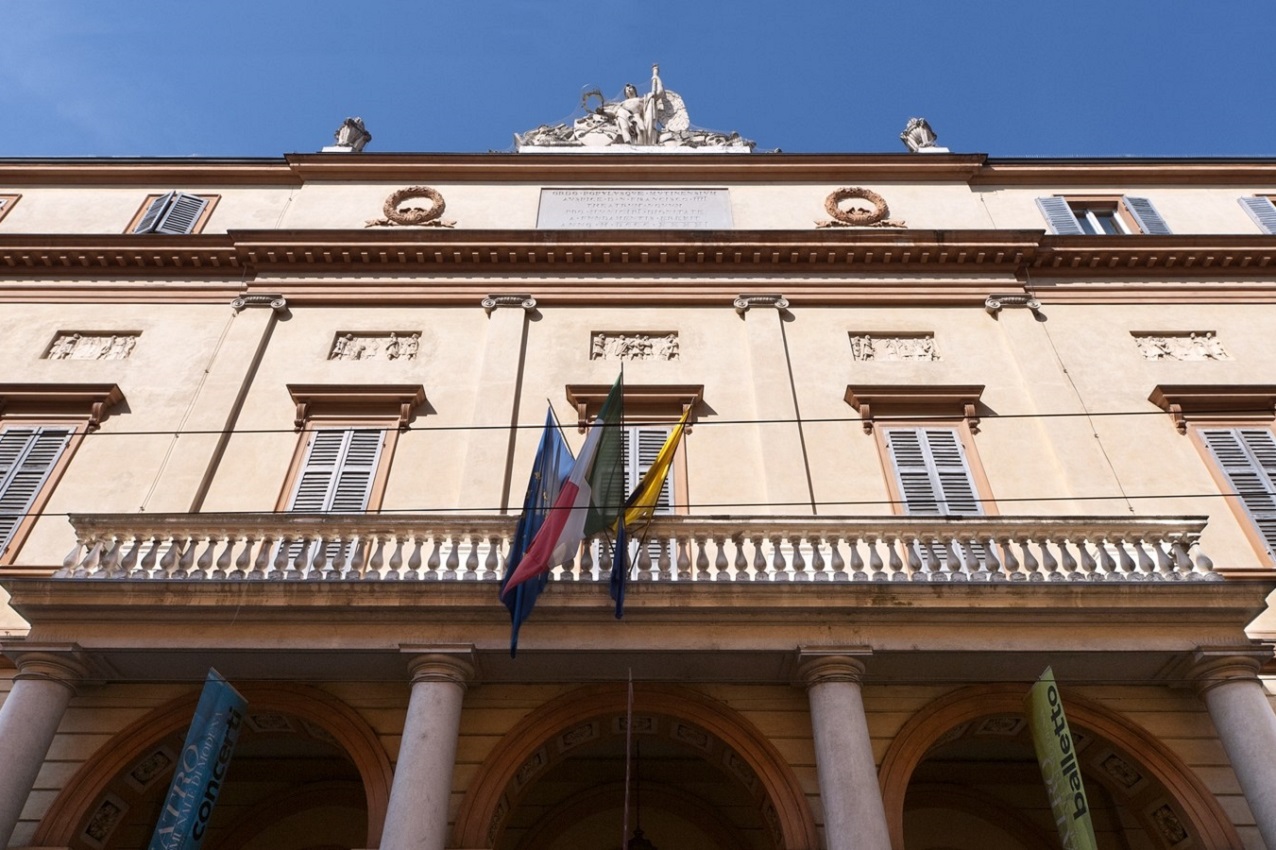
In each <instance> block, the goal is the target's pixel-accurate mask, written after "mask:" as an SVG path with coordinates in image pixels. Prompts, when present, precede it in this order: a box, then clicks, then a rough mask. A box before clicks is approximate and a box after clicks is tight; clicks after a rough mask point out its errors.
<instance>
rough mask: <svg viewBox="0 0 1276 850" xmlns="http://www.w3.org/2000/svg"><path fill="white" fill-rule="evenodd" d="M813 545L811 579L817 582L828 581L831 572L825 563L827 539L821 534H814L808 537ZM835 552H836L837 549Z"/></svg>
mask: <svg viewBox="0 0 1276 850" xmlns="http://www.w3.org/2000/svg"><path fill="white" fill-rule="evenodd" d="M807 540H808V541H810V543H811V578H813V579H814V580H815V581H828V580H829V572H828V565H827V564H825V563H824V552H823V551H822V550H823V548H824V542H825V538H824V537H823V536H821V535H819V534H812V535H810V536H809V537H807ZM834 548H835V551H836V547H834Z"/></svg>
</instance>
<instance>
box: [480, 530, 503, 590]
mask: <svg viewBox="0 0 1276 850" xmlns="http://www.w3.org/2000/svg"><path fill="white" fill-rule="evenodd" d="M500 550H501V538H499V537H489V538H487V557H486V558H484V559H483V578H485V579H489V580H492V579H497V580H499V579H500V577H501V571H500V567H501V559H500V556H499V554H498V553H499V552H500Z"/></svg>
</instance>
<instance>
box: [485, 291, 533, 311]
mask: <svg viewBox="0 0 1276 850" xmlns="http://www.w3.org/2000/svg"><path fill="white" fill-rule="evenodd" d="M479 306H480V307H482V308H483V309H484V310H486V311H487V314H488V315H489V316H490V315H492V313H493V311H495V310H497V309H499V308H501V307H517V308H518V309H520V310H522V311H523V312H524V313H530V312H532V311H533V310H535V309H536V299H535V298H533V297H532V296H531V295H528V294H527V293H525V292H516V293H500V292H493V293H492V294H490V295H488V296H487V297H486V298H484V299H483V300H482V301H480V302H479Z"/></svg>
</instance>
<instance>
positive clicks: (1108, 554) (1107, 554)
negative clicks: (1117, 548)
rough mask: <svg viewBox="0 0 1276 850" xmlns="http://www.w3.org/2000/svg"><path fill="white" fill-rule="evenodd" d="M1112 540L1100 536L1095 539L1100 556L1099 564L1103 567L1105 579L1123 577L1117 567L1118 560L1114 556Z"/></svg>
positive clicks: (1112, 579)
mask: <svg viewBox="0 0 1276 850" xmlns="http://www.w3.org/2000/svg"><path fill="white" fill-rule="evenodd" d="M1109 544H1110V541H1109V540H1108V539H1107V538H1106V537H1101V538H1098V539H1096V540H1095V541H1094V545H1095V554H1096V555H1098V556H1099V566H1100V567H1101V568H1102V569H1103V579H1104V581H1117V580H1119V579H1120V578H1121V574H1120V571H1119V570H1118V568H1117V562H1116V560H1115V559H1114V558H1113V557H1112V549H1111V547H1110V545H1109Z"/></svg>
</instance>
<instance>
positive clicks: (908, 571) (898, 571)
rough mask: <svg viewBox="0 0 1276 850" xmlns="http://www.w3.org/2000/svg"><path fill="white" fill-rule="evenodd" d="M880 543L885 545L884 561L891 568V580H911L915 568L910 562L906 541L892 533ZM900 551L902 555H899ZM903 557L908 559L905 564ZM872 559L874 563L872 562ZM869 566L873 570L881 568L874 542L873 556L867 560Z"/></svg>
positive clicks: (910, 554) (910, 555)
mask: <svg viewBox="0 0 1276 850" xmlns="http://www.w3.org/2000/svg"><path fill="white" fill-rule="evenodd" d="M882 543H883V545H885V546H886V563H887V564H889V565H890V568H891V581H912V580H913V570H914V569H915V568H914V567H913V564H912V563H911V561H912V553H911V552H909V551H908V541H906V540H905V539H904V538H903V537H898V536H896V535H893V534H892V535H888V536H887V537H886V538H885V539H884V540H883V541H882ZM901 552H902V553H903V557H901V555H900V553H901ZM905 558H907V560H908V563H907V564H906V563H905ZM874 561H876V563H873V562H874ZM869 566H871V567H873V568H874V570H880V569H881V568H882V559H881V558H879V557H877V544H876V543H874V544H873V558H872V559H871V560H870V561H869Z"/></svg>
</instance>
